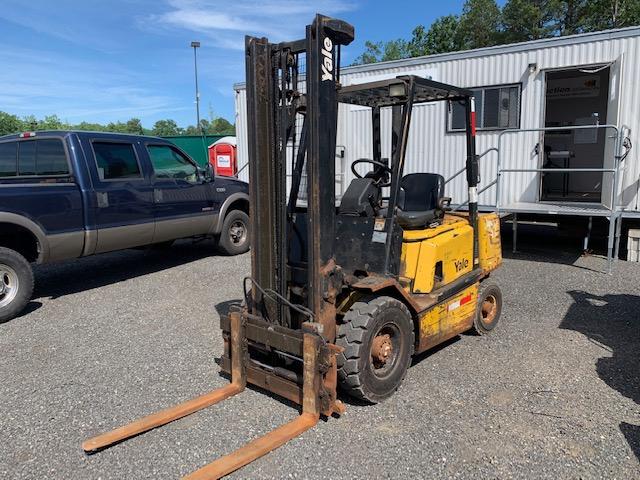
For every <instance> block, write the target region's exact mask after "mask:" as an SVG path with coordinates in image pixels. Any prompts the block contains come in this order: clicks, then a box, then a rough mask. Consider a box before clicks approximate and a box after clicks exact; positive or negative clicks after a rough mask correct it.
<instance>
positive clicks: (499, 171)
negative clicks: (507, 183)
mask: <svg viewBox="0 0 640 480" xmlns="http://www.w3.org/2000/svg"><path fill="white" fill-rule="evenodd" d="M591 129H605V130H606V129H611V130H613V131H614V132H615V139H616V141H615V144H614V167H613V168H593V169H591V168H566V169H565V168H551V169H544V168H535V169H534V168H529V169H527V168H505V169H503V168H502V157H501V154H500V151H501V147H502V137H503V136H504V135H506V134H510V133H535V132H539V133H544V132H554V131H555V132H557V131H566V130H591ZM496 148H497V151H498V160H497V169H496V205H495V208H496V211H498V212H500V206H501V194H502V189H501V188H500V187H501V185H500V183H501V182H500V177H501V176H502V173H526V172H547V171H548V172H553V173H562V172H563V171H566V172H600V173H613V175H612V177H613V178H612V182H611V199H610V200H611V208H609V210H611V211H612V212H613V211H615V210H616V198H617V192H616V190H617V183H618V182H617V180H618V178H617V176H618V171H619V168H620V165H619V159H620V129H619V128H618V126H617V125H609V124H605V125H573V126H565V127H543V128H521V129H508V130H503V131H502V132H500V134H499V135H498V146H497V147H496ZM603 206H605V205H604V204H603Z"/></svg>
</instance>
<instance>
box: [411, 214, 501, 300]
mask: <svg viewBox="0 0 640 480" xmlns="http://www.w3.org/2000/svg"><path fill="white" fill-rule="evenodd" d="M478 250H479V252H478V257H479V258H478V260H479V262H480V268H481V269H482V270H483V271H485V272H489V271H491V270H494V269H496V268H497V267H498V266H499V265H500V263H502V247H501V244H500V219H499V218H498V216H497V215H496V214H494V213H489V214H482V215H479V218H478ZM438 263H441V265H438ZM401 265H402V267H401V270H400V276H401V277H404V278H407V279H409V280H410V281H411V293H430V292H431V291H433V290H434V289H436V288H440V287H442V286H443V285H448V284H450V283H451V282H453V281H454V280H456V279H457V278H460V277H461V276H462V275H464V274H466V273H468V272H470V271H471V270H472V269H473V229H472V228H471V226H470V225H469V222H468V220H467V217H466V215H464V214H460V215H446V216H445V218H444V221H443V223H442V225H438V226H437V227H432V228H425V229H421V230H405V231H404V234H403V243H402V256H401Z"/></svg>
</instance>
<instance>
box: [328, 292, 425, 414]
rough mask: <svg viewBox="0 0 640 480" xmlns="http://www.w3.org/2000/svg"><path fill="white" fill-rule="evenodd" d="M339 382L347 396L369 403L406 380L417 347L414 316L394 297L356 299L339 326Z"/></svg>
mask: <svg viewBox="0 0 640 480" xmlns="http://www.w3.org/2000/svg"><path fill="white" fill-rule="evenodd" d="M336 344H337V345H338V346H340V347H343V348H344V352H342V353H340V354H338V356H337V363H338V382H339V385H340V388H341V389H342V390H343V391H344V392H345V393H347V394H348V395H350V396H352V397H354V398H357V399H360V400H364V401H366V402H370V403H378V402H381V401H383V400H385V399H386V398H388V397H390V396H391V395H392V394H393V393H394V392H395V391H396V390H397V389H398V387H400V384H401V383H402V381H403V380H404V377H405V375H406V374H407V369H408V368H409V364H410V362H411V355H412V354H413V346H414V331H413V319H412V317H411V313H410V312H409V309H408V308H407V306H406V305H405V304H404V303H402V302H401V301H399V300H397V299H395V298H392V297H384V296H383V297H368V298H366V299H364V300H362V301H359V302H355V303H354V304H353V305H352V306H351V308H350V309H349V311H348V312H347V313H346V314H345V315H344V323H343V324H341V325H340V326H339V328H338V336H337V340H336Z"/></svg>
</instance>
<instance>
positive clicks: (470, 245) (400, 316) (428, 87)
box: [83, 15, 502, 479]
mask: <svg viewBox="0 0 640 480" xmlns="http://www.w3.org/2000/svg"><path fill="white" fill-rule="evenodd" d="M353 38H354V30H353V27H352V26H351V25H349V24H348V23H346V22H344V21H341V20H338V19H333V18H329V17H325V16H322V15H317V16H316V18H315V20H314V21H313V23H312V24H311V25H308V26H307V29H306V37H305V38H303V39H301V40H296V41H292V42H282V43H277V44H274V43H270V42H269V41H268V40H267V39H266V38H254V37H247V39H246V66H247V114H248V119H249V123H248V133H249V152H248V153H249V159H250V170H249V174H250V182H249V184H250V203H251V207H250V208H251V212H250V217H251V239H252V242H251V245H252V251H251V275H250V276H248V277H246V278H245V280H244V285H243V288H244V295H245V301H244V303H243V305H242V306H238V307H237V308H236V309H234V310H233V311H231V312H230V314H229V315H228V316H222V317H221V322H220V323H221V328H222V333H223V338H224V353H223V355H222V358H221V360H220V364H221V367H222V370H223V371H224V372H226V373H228V374H230V375H231V383H230V384H229V385H228V386H226V387H223V388H220V389H216V390H213V391H212V392H210V393H207V394H205V395H202V396H201V397H198V398H196V399H193V400H189V401H187V402H184V403H182V404H180V405H177V406H175V407H171V408H168V409H166V410H164V411H162V412H159V413H156V414H153V415H149V416H148V417H145V418H143V419H140V420H137V421H135V422H133V423H131V424H129V425H126V426H124V427H121V428H119V429H117V430H114V431H112V432H109V433H106V434H103V435H100V436H98V437H95V438H92V439H90V440H87V441H86V442H85V443H84V444H83V449H84V450H85V451H86V452H88V453H91V452H95V451H97V450H100V449H103V448H105V447H107V446H109V445H112V444H115V443H118V442H120V441H122V440H124V439H126V438H129V437H132V436H134V435H137V434H140V433H142V432H144V431H147V430H150V429H152V428H155V427H158V426H160V425H164V424H166V423H168V422H171V421H173V420H176V419H178V418H181V417H184V416H185V415H189V414H191V413H193V412H195V411H198V410H200V409H202V408H205V407H207V406H209V405H213V404H214V403H218V402H220V401H221V400H224V399H225V398H228V397H230V396H232V395H235V394H237V393H239V392H241V391H242V390H243V389H244V388H245V386H246V385H247V384H251V385H253V386H255V387H257V388H259V389H263V390H265V391H267V392H271V393H273V394H276V395H278V396H280V397H282V398H285V399H288V400H290V401H292V402H295V403H297V404H299V405H301V413H302V414H301V415H300V417H298V418H297V419H296V420H294V421H292V422H289V423H287V424H285V425H283V426H281V427H279V428H277V429H276V430H274V431H272V432H270V433H268V434H266V435H265V436H263V437H260V438H258V439H256V440H253V441H252V442H250V443H248V444H247V445H246V446H244V447H242V448H240V449H239V450H237V451H235V452H233V453H231V454H229V455H226V456H224V457H221V458H219V459H218V460H216V461H214V462H213V463H210V464H209V465H206V466H204V467H202V468H201V469H200V470H198V471H196V472H194V473H193V474H191V475H189V476H188V477H187V478H191V479H204V478H207V479H208V478H220V477H221V476H224V475H227V474H229V473H230V472H232V471H234V470H236V469H238V468H240V467H242V466H243V465H246V464H247V463H249V462H251V461H253V460H255V459H256V458H258V457H260V456H262V455H264V454H266V453H268V452H269V451H271V450H273V449H274V448H277V447H278V446H280V445H282V444H284V443H286V442H287V441H288V440H290V439H291V438H294V437H295V436H297V435H300V434H301V433H302V432H304V431H305V430H307V429H309V428H311V427H313V426H314V425H315V424H316V423H317V422H318V420H319V418H320V417H331V416H337V415H340V414H342V413H343V412H344V411H345V407H344V405H343V404H342V402H341V401H340V400H339V399H338V395H337V391H338V389H340V390H342V391H343V392H344V393H345V394H347V395H350V396H352V397H356V398H357V399H359V400H363V401H366V402H370V403H376V402H380V401H382V400H385V399H386V398H388V397H389V396H390V395H392V394H393V393H394V392H395V391H396V390H397V389H398V387H399V386H400V384H401V383H402V381H403V379H404V377H405V374H406V372H407V369H408V367H409V364H410V361H411V356H412V355H414V354H418V353H421V352H424V351H425V350H427V349H429V348H432V347H434V346H435V345H438V344H440V343H442V342H444V341H445V340H447V339H449V338H451V337H453V336H455V335H458V334H460V333H462V332H465V331H468V330H475V331H476V332H477V333H479V334H484V333H488V332H490V331H491V330H493V329H494V327H495V326H496V324H497V322H498V319H499V317H500V311H501V307H502V295H501V293H500V289H499V288H498V287H497V286H496V285H495V284H492V283H489V282H488V281H487V279H488V277H489V274H490V272H491V271H492V270H494V269H496V268H497V267H498V266H499V265H500V263H501V261H502V257H501V245H500V222H499V219H498V217H497V216H496V215H495V214H479V213H478V203H477V184H478V158H477V155H476V152H475V109H474V99H473V94H472V93H471V92H470V91H469V90H465V89H462V88H458V87H455V86H452V85H446V84H443V83H439V82H435V81H432V80H428V79H425V78H420V77H417V76H400V77H397V78H392V79H389V80H381V81H375V82H370V83H364V84H359V85H350V86H345V87H342V86H341V84H340V69H339V61H340V48H341V46H343V45H348V44H349V43H350V42H351V41H352V40H353ZM303 66H304V67H306V68H305V71H302V69H303ZM427 102H448V103H449V105H453V104H459V105H462V106H463V107H464V108H465V110H466V147H467V155H466V178H467V183H468V188H469V198H468V212H466V213H452V212H450V211H449V210H450V209H449V204H450V202H451V199H450V198H447V197H445V196H444V179H443V177H442V176H441V175H438V174H434V173H410V174H407V175H404V165H405V157H406V152H407V145H408V138H409V132H410V124H411V114H412V110H413V107H414V105H416V104H420V103H427ZM340 103H342V104H345V105H347V106H349V105H355V106H358V107H368V108H370V110H371V125H372V156H371V158H362V159H358V160H356V161H355V162H353V164H352V165H351V169H352V171H353V174H354V176H355V178H354V179H353V180H352V181H351V183H350V184H349V186H348V188H347V189H346V191H345V192H344V195H343V196H342V198H341V199H339V200H338V199H336V195H335V173H336V172H335V155H336V131H337V121H338V105H339V104H340ZM385 109H389V110H390V111H391V131H390V132H389V133H390V135H391V142H390V144H391V155H390V159H388V158H384V157H383V156H382V142H381V139H382V129H381V114H382V112H384V110H385ZM300 124H301V128H297V127H300ZM413 133H414V134H417V135H420V134H421V132H413ZM347 148H348V145H347ZM442 161H449V162H456V161H457V159H455V158H451V159H442ZM358 165H368V166H369V169H368V171H367V173H365V174H363V173H362V170H361V168H357V167H358ZM288 175H290V177H291V179H290V181H289V182H288V181H287V176H288ZM303 185H305V188H303Z"/></svg>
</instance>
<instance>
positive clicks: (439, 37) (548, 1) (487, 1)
mask: <svg viewBox="0 0 640 480" xmlns="http://www.w3.org/2000/svg"><path fill="white" fill-rule="evenodd" d="M638 24H640V0H570V1H560V0H507V2H506V3H505V4H504V7H503V8H502V9H501V8H500V7H499V6H498V4H497V3H496V2H495V0H467V1H466V2H465V3H464V5H463V7H462V12H461V13H460V15H446V16H442V17H440V18H438V19H436V20H435V21H434V22H433V23H432V24H431V25H430V26H429V28H428V29H427V28H425V26H424V25H418V26H416V27H415V28H414V29H413V32H412V34H411V38H410V39H408V40H407V39H403V38H399V39H396V40H390V41H387V42H371V41H367V42H366V43H365V51H364V53H362V55H360V56H359V57H358V58H357V59H356V61H355V62H354V63H355V64H356V65H360V64H365V63H376V62H383V61H387V60H399V59H401V58H409V57H419V56H422V55H434V54H437V53H447V52H456V51H460V50H470V49H474V48H481V47H490V46H493V45H502V44H507V43H516V42H525V41H529V40H537V39H541V38H549V37H557V36H562V35H572V34H576V33H587V32H596V31H600V30H607V29H611V28H621V27H627V26H631V25H638Z"/></svg>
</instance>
